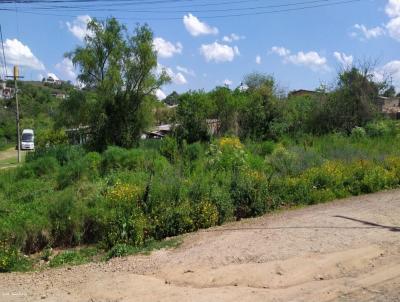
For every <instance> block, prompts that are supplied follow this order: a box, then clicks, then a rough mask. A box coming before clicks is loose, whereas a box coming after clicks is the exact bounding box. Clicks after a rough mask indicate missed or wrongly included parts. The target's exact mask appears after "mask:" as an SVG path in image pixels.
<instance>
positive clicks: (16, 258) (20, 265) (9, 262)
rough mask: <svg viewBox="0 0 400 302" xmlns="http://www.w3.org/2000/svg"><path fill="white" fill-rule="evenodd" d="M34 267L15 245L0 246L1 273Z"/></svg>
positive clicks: (22, 270)
mask: <svg viewBox="0 0 400 302" xmlns="http://www.w3.org/2000/svg"><path fill="white" fill-rule="evenodd" d="M31 268H32V263H31V261H30V260H29V259H28V258H26V257H24V256H23V255H21V253H20V252H19V251H18V250H17V249H16V248H14V247H8V246H4V245H3V244H2V246H0V273H8V272H15V271H21V272H25V271H28V270H30V269H31Z"/></svg>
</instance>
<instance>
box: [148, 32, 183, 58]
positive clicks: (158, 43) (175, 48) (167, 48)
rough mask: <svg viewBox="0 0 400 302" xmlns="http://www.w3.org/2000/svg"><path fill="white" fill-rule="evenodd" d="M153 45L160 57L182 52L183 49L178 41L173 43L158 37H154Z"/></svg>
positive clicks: (168, 56)
mask: <svg viewBox="0 0 400 302" xmlns="http://www.w3.org/2000/svg"><path fill="white" fill-rule="evenodd" d="M153 47H154V49H155V50H156V51H157V53H158V55H159V56H160V57H161V58H171V57H173V56H174V55H175V54H180V53H182V49H183V46H182V44H181V43H180V42H178V43H176V44H173V43H171V42H169V41H166V40H164V39H163V38H160V37H157V38H155V39H154V41H153Z"/></svg>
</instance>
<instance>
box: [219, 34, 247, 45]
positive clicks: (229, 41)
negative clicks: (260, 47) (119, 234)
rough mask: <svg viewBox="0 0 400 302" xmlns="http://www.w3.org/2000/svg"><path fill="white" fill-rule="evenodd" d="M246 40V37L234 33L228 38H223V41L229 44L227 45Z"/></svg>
mask: <svg viewBox="0 0 400 302" xmlns="http://www.w3.org/2000/svg"><path fill="white" fill-rule="evenodd" d="M245 38H246V37H245V36H239V35H237V34H235V33H232V34H230V35H228V36H224V37H223V38H222V41H224V42H227V43H232V42H234V41H239V40H243V39H245Z"/></svg>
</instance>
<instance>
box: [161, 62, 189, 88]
mask: <svg viewBox="0 0 400 302" xmlns="http://www.w3.org/2000/svg"><path fill="white" fill-rule="evenodd" d="M163 70H164V71H165V72H166V73H167V74H168V76H169V77H170V78H171V81H172V83H174V84H176V85H184V84H186V83H187V80H186V78H185V76H184V75H183V74H182V73H181V72H179V71H178V72H174V71H173V69H172V68H170V67H166V66H163V65H162V64H157V70H156V73H157V74H161V72H162V71H163Z"/></svg>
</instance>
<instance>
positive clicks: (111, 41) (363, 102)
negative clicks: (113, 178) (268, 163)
mask: <svg viewBox="0 0 400 302" xmlns="http://www.w3.org/2000/svg"><path fill="white" fill-rule="evenodd" d="M88 29H89V30H90V32H92V33H93V34H92V35H90V36H87V37H86V39H85V44H84V45H83V46H81V47H78V48H76V49H75V50H73V51H72V52H70V53H69V57H70V58H71V59H72V61H73V62H74V64H75V65H76V66H77V67H78V68H79V70H80V74H79V77H78V78H79V80H80V81H81V82H82V83H83V84H84V86H85V87H86V89H85V90H83V91H75V92H74V93H71V95H70V97H69V98H68V99H67V100H66V101H65V102H63V103H62V106H61V108H60V110H59V112H60V114H59V116H58V117H57V119H58V120H57V122H58V125H59V127H62V126H68V127H79V126H81V125H85V126H90V129H91V140H90V141H89V145H88V147H89V149H91V150H96V151H103V150H105V149H106V148H107V146H109V145H115V146H120V147H127V148H130V147H134V146H137V145H138V143H139V140H140V136H141V134H142V133H143V132H144V131H145V130H147V129H148V128H149V127H151V126H152V125H153V124H154V121H157V122H158V123H162V122H168V123H171V124H173V125H178V127H176V129H175V130H176V131H175V137H176V138H177V139H178V140H179V141H182V140H186V142H189V143H193V142H196V141H208V140H209V139H210V129H209V121H210V120H215V121H216V124H217V131H216V133H214V134H216V135H217V136H227V135H233V136H238V137H240V138H241V139H253V140H258V141H262V140H265V139H277V138H279V137H281V136H284V135H292V136H293V135H297V134H298V133H312V134H317V135H320V134H325V133H329V132H333V131H343V132H344V133H347V134H349V133H350V132H351V131H352V129H354V128H355V127H362V126H364V125H365V124H366V123H368V122H370V121H372V120H373V119H374V118H377V117H379V102H378V96H379V95H382V94H392V93H393V87H389V86H388V85H387V83H386V82H383V83H378V82H376V81H375V80H374V76H373V69H372V68H370V66H368V65H367V64H364V65H361V66H359V67H352V68H348V69H346V70H343V71H341V72H340V73H339V74H338V77H337V79H336V81H335V84H334V85H333V87H332V88H331V89H329V90H327V89H319V90H318V91H317V93H314V94H312V95H310V96H299V97H287V96H285V95H283V93H282V92H281V91H280V89H278V87H277V85H276V81H275V79H274V78H273V77H271V76H269V75H265V74H260V73H253V74H249V75H247V76H245V78H244V81H243V82H244V86H242V87H241V88H237V89H235V90H231V89H229V88H226V87H217V88H215V89H214V90H212V91H211V92H204V91H189V92H187V93H184V94H181V95H178V94H177V93H172V94H171V95H169V96H168V97H167V98H166V99H165V100H164V102H165V104H167V105H170V106H171V105H178V104H179V105H178V106H177V107H175V106H174V107H175V108H171V109H170V108H167V107H166V106H163V105H162V104H161V103H158V104H157V102H155V97H154V94H155V92H156V90H157V89H159V88H160V87H161V86H162V85H163V84H166V83H168V82H169V80H170V79H169V77H168V75H167V73H166V71H165V70H159V67H158V65H157V53H156V52H155V50H154V49H153V46H152V43H153V42H152V41H153V33H152V32H151V30H150V28H149V27H147V26H138V27H137V28H136V30H135V32H134V33H133V34H132V35H131V34H129V33H128V32H127V30H126V28H125V27H124V26H123V25H121V24H119V23H118V21H117V20H115V19H109V20H107V21H104V22H99V21H96V20H93V21H92V22H90V23H89V25H88ZM243 87H245V89H243Z"/></svg>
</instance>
